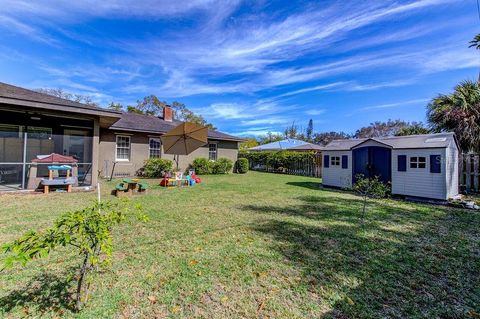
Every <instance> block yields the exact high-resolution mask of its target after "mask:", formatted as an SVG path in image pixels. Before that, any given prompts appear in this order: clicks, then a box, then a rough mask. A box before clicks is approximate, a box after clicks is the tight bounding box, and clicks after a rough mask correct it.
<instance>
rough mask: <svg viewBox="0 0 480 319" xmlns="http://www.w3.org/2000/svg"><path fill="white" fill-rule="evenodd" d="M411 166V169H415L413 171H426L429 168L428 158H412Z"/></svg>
mask: <svg viewBox="0 0 480 319" xmlns="http://www.w3.org/2000/svg"><path fill="white" fill-rule="evenodd" d="M409 166H410V168H413V169H426V168H427V157H426V156H411V157H410V164H409ZM420 166H421V167H420Z"/></svg>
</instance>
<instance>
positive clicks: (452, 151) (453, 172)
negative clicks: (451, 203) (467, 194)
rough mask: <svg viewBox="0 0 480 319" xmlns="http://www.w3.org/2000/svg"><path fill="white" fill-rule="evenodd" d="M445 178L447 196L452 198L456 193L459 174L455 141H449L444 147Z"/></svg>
mask: <svg viewBox="0 0 480 319" xmlns="http://www.w3.org/2000/svg"><path fill="white" fill-rule="evenodd" d="M446 154H447V155H446V167H447V169H446V173H447V174H446V178H447V189H448V197H449V198H452V197H455V196H457V195H458V184H459V181H458V178H459V177H458V176H459V169H460V168H459V162H458V160H459V155H460V154H459V151H458V148H457V145H456V144H455V143H451V144H450V146H449V147H448V148H447V149H446Z"/></svg>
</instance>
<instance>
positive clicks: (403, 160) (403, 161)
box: [397, 155, 407, 172]
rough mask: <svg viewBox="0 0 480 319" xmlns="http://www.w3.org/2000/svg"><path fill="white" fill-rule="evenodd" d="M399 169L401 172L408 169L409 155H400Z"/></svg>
mask: <svg viewBox="0 0 480 319" xmlns="http://www.w3.org/2000/svg"><path fill="white" fill-rule="evenodd" d="M397 159H398V161H397V166H398V167H397V169H398V171H399V172H406V171H407V155H398V157H397Z"/></svg>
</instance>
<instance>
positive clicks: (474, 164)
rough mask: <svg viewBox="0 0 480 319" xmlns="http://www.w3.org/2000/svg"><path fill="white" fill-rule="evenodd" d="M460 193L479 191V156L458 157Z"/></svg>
mask: <svg viewBox="0 0 480 319" xmlns="http://www.w3.org/2000/svg"><path fill="white" fill-rule="evenodd" d="M459 162H460V169H459V172H460V178H459V183H460V191H462V192H479V191H480V154H462V155H460V161H459Z"/></svg>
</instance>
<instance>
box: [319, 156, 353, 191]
mask: <svg viewBox="0 0 480 319" xmlns="http://www.w3.org/2000/svg"><path fill="white" fill-rule="evenodd" d="M325 155H328V156H329V160H330V161H331V159H332V156H338V157H340V165H338V166H332V165H331V163H330V165H329V167H325V163H323V165H322V184H323V185H325V186H333V187H341V188H351V187H352V151H324V152H322V157H324V156H325ZM342 155H347V156H348V167H347V168H342V162H341V161H342Z"/></svg>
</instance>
